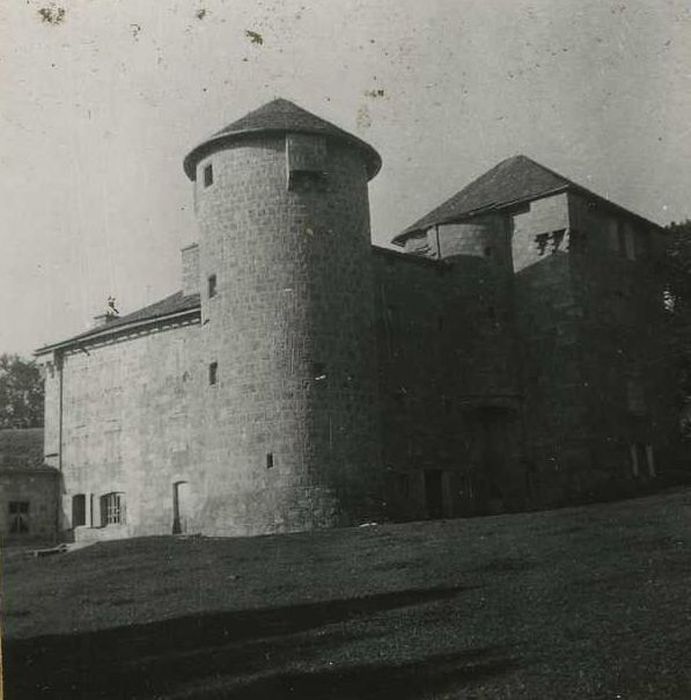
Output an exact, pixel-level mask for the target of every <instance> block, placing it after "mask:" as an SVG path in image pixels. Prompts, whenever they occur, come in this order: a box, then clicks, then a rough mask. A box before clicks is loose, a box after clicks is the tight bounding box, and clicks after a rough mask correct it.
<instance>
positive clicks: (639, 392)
mask: <svg viewBox="0 0 691 700" xmlns="http://www.w3.org/2000/svg"><path fill="white" fill-rule="evenodd" d="M626 403H627V407H628V409H629V411H630V412H631V413H633V414H635V415H638V416H641V415H644V414H645V412H646V410H647V406H646V401H645V388H644V387H643V384H642V382H641V381H640V379H637V378H636V379H629V380H627V382H626Z"/></svg>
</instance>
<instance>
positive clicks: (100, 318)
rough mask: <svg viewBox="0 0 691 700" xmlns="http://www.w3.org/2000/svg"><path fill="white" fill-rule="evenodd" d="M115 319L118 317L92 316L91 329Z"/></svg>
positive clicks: (107, 315)
mask: <svg viewBox="0 0 691 700" xmlns="http://www.w3.org/2000/svg"><path fill="white" fill-rule="evenodd" d="M116 318H118V316H115V315H114V314H99V315H98V316H94V323H93V327H94V328H98V327H100V326H105V325H107V324H108V323H110V322H111V321H114V320H115V319H116Z"/></svg>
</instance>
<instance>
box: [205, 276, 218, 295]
mask: <svg viewBox="0 0 691 700" xmlns="http://www.w3.org/2000/svg"><path fill="white" fill-rule="evenodd" d="M207 292H208V295H209V299H211V297H215V296H216V275H209V278H208V280H207Z"/></svg>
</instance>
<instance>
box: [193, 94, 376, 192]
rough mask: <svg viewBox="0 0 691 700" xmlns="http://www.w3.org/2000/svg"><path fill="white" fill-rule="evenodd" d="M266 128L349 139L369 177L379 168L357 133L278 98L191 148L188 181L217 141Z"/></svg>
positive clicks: (372, 152) (369, 149) (370, 150)
mask: <svg viewBox="0 0 691 700" xmlns="http://www.w3.org/2000/svg"><path fill="white" fill-rule="evenodd" d="M267 131H269V132H270V131H274V132H303V133H310V134H321V135H324V136H332V137H335V138H339V139H342V140H345V141H348V142H349V143H350V144H352V145H354V146H356V147H357V148H359V149H361V150H362V151H363V153H364V155H365V159H366V161H367V172H368V175H369V177H370V179H371V178H373V177H374V176H375V175H376V174H377V173H378V172H379V169H380V168H381V158H380V156H379V154H378V153H377V152H376V151H375V150H374V148H372V146H370V145H369V144H368V143H365V142H364V141H362V140H361V139H359V138H358V137H357V136H353V134H349V133H348V132H347V131H344V130H343V129H341V128H339V127H337V126H336V125H335V124H332V123H331V122H327V121H325V120H324V119H322V118H321V117H318V116H316V115H315V114H312V113H311V112H308V111H307V110H305V109H302V107H298V106H297V105H296V104H294V103H293V102H290V100H284V99H282V98H279V99H276V100H272V101H271V102H268V103H267V104H265V105H263V106H261V107H259V108H258V109H255V110H254V111H252V112H250V113H249V114H246V115H245V116H244V117H241V118H240V119H238V120H236V121H234V122H233V123H232V124H229V125H228V126H226V127H225V128H223V129H221V130H220V131H217V132H216V133H215V134H213V135H212V136H211V137H210V138H208V139H206V140H205V141H203V142H202V143H201V144H199V145H198V146H196V147H195V148H193V149H192V151H190V153H189V154H188V155H187V157H186V158H185V160H184V169H185V173H186V174H187V176H188V177H189V178H190V180H194V179H195V177H196V172H195V171H196V166H197V163H198V162H199V161H200V160H201V159H202V158H204V156H205V155H207V154H208V153H209V152H210V151H211V150H213V147H214V146H215V145H217V144H218V143H222V142H227V141H229V140H232V139H235V138H237V137H238V136H241V135H245V134H252V133H260V132H267Z"/></svg>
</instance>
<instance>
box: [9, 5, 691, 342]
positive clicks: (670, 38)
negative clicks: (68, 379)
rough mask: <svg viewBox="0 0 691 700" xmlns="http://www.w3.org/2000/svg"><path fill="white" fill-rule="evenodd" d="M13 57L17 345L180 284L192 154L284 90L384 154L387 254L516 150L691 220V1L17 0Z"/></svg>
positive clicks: (660, 217)
mask: <svg viewBox="0 0 691 700" xmlns="http://www.w3.org/2000/svg"><path fill="white" fill-rule="evenodd" d="M61 8H62V10H64V12H62V11H61ZM41 10H43V12H41ZM49 20H52V21H49ZM248 30H249V31H250V32H256V33H257V34H259V35H261V38H262V39H263V43H257V41H256V38H255V41H253V40H252V38H251V37H250V36H249V35H248V34H247V31H248ZM0 59H1V60H0V88H1V90H0V116H1V117H2V126H1V131H0V133H1V136H0V142H1V143H0V161H1V165H2V176H1V178H0V207H1V211H2V220H1V221H2V224H1V225H2V228H1V229H0V243H1V244H2V246H1V247H0V353H1V352H19V353H22V354H28V353H30V352H31V351H32V350H33V349H35V348H36V347H38V346H39V345H42V344H44V343H46V342H52V341H57V340H61V339H63V338H65V337H67V336H69V335H71V334H74V333H77V332H79V331H81V330H84V329H85V328H86V327H88V326H89V324H90V323H91V319H92V317H93V316H94V315H95V314H97V313H100V312H101V311H102V309H103V308H104V305H105V300H106V298H107V296H108V295H109V294H113V295H114V296H115V297H116V298H117V300H118V303H119V306H120V307H121V311H123V312H127V311H132V310H134V309H136V308H137V307H139V306H142V305H144V304H146V303H149V302H153V301H156V300H157V299H159V298H161V297H163V296H166V295H167V294H169V293H171V292H173V291H176V290H177V289H178V288H179V286H180V285H179V274H180V269H179V267H180V266H179V249H180V247H181V246H183V245H185V244H187V243H189V242H192V241H194V240H196V238H197V232H196V228H195V222H194V218H193V212H192V207H191V202H192V198H191V186H190V183H189V182H188V181H187V179H186V178H185V176H184V175H183V172H182V158H183V157H184V155H185V154H186V153H187V151H188V150H189V149H190V148H191V147H192V146H194V145H195V144H196V143H198V142H199V141H200V140H202V139H204V138H205V137H206V136H208V135H209V134H210V133H212V132H214V131H216V130H218V129H219V128H221V127H223V126H224V125H226V124H227V123H229V122H231V121H234V120H235V119H237V118H238V117H241V116H242V115H243V114H245V113H246V112H248V111H249V110H251V109H254V108H256V107H258V106H260V105H261V104H263V103H264V102H266V101H268V100H270V99H272V98H274V97H278V96H280V97H285V98H288V99H291V100H293V101H295V102H297V103H298V104H300V105H301V106H303V107H304V108H306V109H308V110H310V111H312V112H315V113H316V114H319V115H320V116H322V117H324V118H326V119H328V120H331V121H333V122H334V123H336V124H338V125H339V126H342V127H343V128H345V129H347V130H349V131H352V132H353V133H356V134H357V135H358V136H360V137H362V138H363V139H365V140H367V141H368V142H370V143H371V144H372V145H374V146H375V148H377V149H378V151H379V152H380V154H381V156H382V158H383V161H384V167H383V169H382V171H381V172H380V173H379V175H378V176H377V177H376V178H375V180H374V181H373V182H372V183H371V186H370V195H371V207H372V224H373V238H374V240H375V242H377V243H384V242H385V241H387V240H389V239H390V238H391V237H392V236H393V235H394V234H396V233H397V232H399V231H400V230H401V229H402V228H404V227H405V226H406V225H407V224H409V223H411V222H412V221H413V220H415V219H417V218H419V217H420V216H421V215H422V214H425V213H426V212H427V211H428V210H429V209H431V208H433V207H434V206H436V205H437V204H439V203H440V202H441V201H443V200H444V199H446V198H447V197H448V196H450V195H451V194H453V193H454V192H456V191H458V190H459V189H461V187H463V186H464V185H465V184H467V183H468V182H469V181H470V180H471V179H473V178H474V177H476V176H477V175H480V174H481V173H482V172H484V171H485V170H487V169H489V168H490V167H492V166H493V165H494V164H496V163H497V162H498V161H499V160H502V159H503V158H506V157H508V156H510V155H514V154H516V153H525V154H526V155H529V156H531V157H533V158H534V159H536V160H538V161H539V162H541V163H543V164H545V165H547V166H549V167H551V168H553V169H555V170H557V171H559V172H560V173H562V174H563V175H565V176H566V177H569V178H571V179H573V180H576V182H579V183H581V184H583V185H585V186H587V187H589V188H591V189H593V190H595V191H596V192H598V193H599V194H602V195H604V196H606V197H609V198H610V199H612V200H614V201H615V202H617V203H619V204H621V205H623V206H624V207H627V208H629V209H631V210H633V211H635V212H637V213H639V214H642V215H643V216H645V217H648V218H649V219H652V220H653V221H656V222H658V223H661V224H666V223H669V222H670V221H672V220H681V219H685V218H687V217H691V134H690V133H689V123H690V116H691V6H689V3H687V2H677V1H676V0H654V1H653V0H648V1H647V2H643V1H641V0H627V1H626V2H609V1H606V0H597V1H594V0H581V1H580V2H573V1H572V0H531V1H529V2H528V1H526V2H524V1H522V0H476V1H475V0H425V2H422V1H421V0H367V1H365V0H360V1H358V0H319V1H318V2H315V1H314V0H312V1H310V0H303V1H302V2H300V1H299V0H296V1H293V0H283V1H281V0H275V1H274V2H270V1H266V2H261V1H258V0H195V1H185V0H178V1H177V2H176V1H172V0H71V1H68V0H61V1H60V2H58V3H57V4H50V3H49V2H34V1H33V0H29V1H28V2H25V1H23V0H22V1H21V2H20V1H19V0H12V1H10V0H8V1H7V2H4V3H2V8H1V9H0ZM379 91H383V94H381V93H380V92H379Z"/></svg>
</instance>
